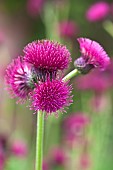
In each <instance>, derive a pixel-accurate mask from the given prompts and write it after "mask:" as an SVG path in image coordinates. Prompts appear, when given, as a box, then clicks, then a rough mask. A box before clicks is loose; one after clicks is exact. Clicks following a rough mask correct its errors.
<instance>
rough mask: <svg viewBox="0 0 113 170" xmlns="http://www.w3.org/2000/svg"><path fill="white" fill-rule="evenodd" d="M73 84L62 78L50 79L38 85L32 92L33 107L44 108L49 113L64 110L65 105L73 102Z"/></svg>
mask: <svg viewBox="0 0 113 170" xmlns="http://www.w3.org/2000/svg"><path fill="white" fill-rule="evenodd" d="M70 93H71V86H68V85H67V83H65V82H63V81H61V80H52V81H50V80H48V81H46V82H44V83H41V84H40V85H36V88H35V89H34V93H32V97H31V99H32V107H31V109H33V110H35V111H38V110H42V111H45V112H46V113H47V115H48V114H51V113H52V112H54V113H58V111H59V110H60V111H62V112H64V107H66V106H69V105H70V104H71V103H72V96H70Z"/></svg>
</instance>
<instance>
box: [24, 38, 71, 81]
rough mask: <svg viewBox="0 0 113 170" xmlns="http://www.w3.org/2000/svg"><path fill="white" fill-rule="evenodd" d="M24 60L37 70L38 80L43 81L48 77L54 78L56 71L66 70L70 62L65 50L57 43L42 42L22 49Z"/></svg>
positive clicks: (36, 42) (68, 54) (33, 43)
mask: <svg viewBox="0 0 113 170" xmlns="http://www.w3.org/2000/svg"><path fill="white" fill-rule="evenodd" d="M24 53H25V56H24V60H25V61H26V62H28V63H30V64H33V66H34V67H35V68H36V69H37V75H38V79H39V80H40V81H45V80H46V79H47V77H48V76H49V77H50V78H51V79H52V78H53V79H54V78H55V77H56V73H57V72H58V71H63V70H64V69H66V68H68V65H69V63H70V62H71V57H70V53H69V51H68V50H67V48H66V47H65V46H63V45H60V44H58V43H57V42H53V41H49V40H42V41H34V42H32V43H30V44H28V45H27V46H26V47H25V48H24Z"/></svg>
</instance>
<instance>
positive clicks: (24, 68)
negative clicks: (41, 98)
mask: <svg viewBox="0 0 113 170" xmlns="http://www.w3.org/2000/svg"><path fill="white" fill-rule="evenodd" d="M5 80H6V85H7V90H8V91H9V92H10V94H11V96H12V97H18V98H20V101H23V100H25V99H26V98H27V97H28V94H29V92H30V91H32V89H33V87H34V82H33V72H32V68H31V66H30V65H29V64H28V63H25V62H23V59H22V57H18V58H17V59H14V60H13V61H12V63H11V64H9V65H8V67H7V69H6V76H5Z"/></svg>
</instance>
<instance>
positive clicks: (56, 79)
mask: <svg viewBox="0 0 113 170" xmlns="http://www.w3.org/2000/svg"><path fill="white" fill-rule="evenodd" d="M23 52H24V56H19V57H18V58H17V59H14V60H13V61H12V63H11V64H9V66H8V67H7V70H6V77H5V78H6V84H7V88H8V90H9V91H10V93H11V95H12V97H18V98H19V101H25V100H26V99H27V98H30V99H31V101H32V105H31V109H33V110H35V111H38V110H42V111H45V112H46V113H47V114H51V113H52V112H55V113H57V112H58V111H59V110H60V111H64V107H66V106H69V105H70V104H71V103H72V96H71V95H70V93H71V86H69V85H68V83H67V82H63V80H62V78H61V77H60V75H62V74H60V73H63V71H64V70H65V69H67V68H68V66H69V63H70V62H71V57H70V52H69V51H68V49H67V48H66V47H65V46H63V45H61V44H59V43H57V42H53V41H49V40H42V41H34V42H32V43H29V44H28V45H27V46H26V47H25V48H24V50H23Z"/></svg>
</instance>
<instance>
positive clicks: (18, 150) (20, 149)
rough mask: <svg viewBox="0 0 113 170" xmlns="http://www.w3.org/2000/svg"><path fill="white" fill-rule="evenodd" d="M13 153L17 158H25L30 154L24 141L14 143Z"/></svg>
mask: <svg viewBox="0 0 113 170" xmlns="http://www.w3.org/2000/svg"><path fill="white" fill-rule="evenodd" d="M11 152H12V154H14V155H15V156H19V157H25V156H26V155H27V153H28V148H27V145H26V144H25V143H24V142H23V141H15V142H14V143H12V146H11Z"/></svg>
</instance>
